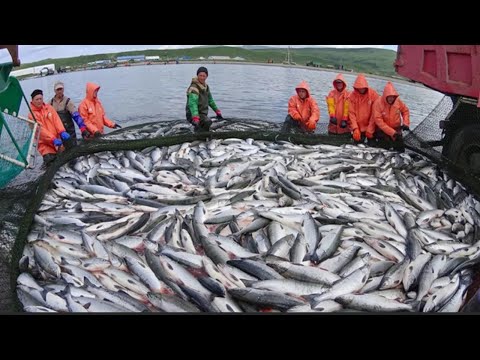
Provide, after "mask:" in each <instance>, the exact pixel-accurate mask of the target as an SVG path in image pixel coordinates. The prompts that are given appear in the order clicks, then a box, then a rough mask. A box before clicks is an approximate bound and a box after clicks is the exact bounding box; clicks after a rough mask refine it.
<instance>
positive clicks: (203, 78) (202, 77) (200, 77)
mask: <svg viewBox="0 0 480 360" xmlns="http://www.w3.org/2000/svg"><path fill="white" fill-rule="evenodd" d="M197 76H198V81H200V83H201V84H205V81H206V80H207V77H208V75H207V74H206V73H204V72H200V73H198V75H197Z"/></svg>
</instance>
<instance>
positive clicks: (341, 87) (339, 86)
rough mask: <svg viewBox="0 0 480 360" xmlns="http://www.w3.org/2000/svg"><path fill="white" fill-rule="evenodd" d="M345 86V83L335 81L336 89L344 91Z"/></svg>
mask: <svg viewBox="0 0 480 360" xmlns="http://www.w3.org/2000/svg"><path fill="white" fill-rule="evenodd" d="M344 86H345V85H344V84H343V81H340V80H337V81H335V89H337V90H338V91H342V90H343V88H344Z"/></svg>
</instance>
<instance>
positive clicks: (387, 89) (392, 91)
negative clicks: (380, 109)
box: [383, 81, 398, 100]
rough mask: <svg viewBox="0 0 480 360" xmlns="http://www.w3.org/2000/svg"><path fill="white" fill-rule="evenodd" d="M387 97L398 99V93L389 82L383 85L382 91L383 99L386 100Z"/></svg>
mask: <svg viewBox="0 0 480 360" xmlns="http://www.w3.org/2000/svg"><path fill="white" fill-rule="evenodd" d="M387 96H395V99H397V97H398V93H397V91H396V90H395V88H394V87H393V84H392V83H391V82H390V81H389V82H387V84H386V85H385V89H383V99H384V100H387Z"/></svg>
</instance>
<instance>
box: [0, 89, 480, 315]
mask: <svg viewBox="0 0 480 360" xmlns="http://www.w3.org/2000/svg"><path fill="white" fill-rule="evenodd" d="M448 101H449V99H444V100H443V101H442V102H441V103H440V104H439V105H438V106H437V108H436V109H434V110H433V111H432V113H431V114H430V115H429V117H427V119H426V121H424V122H422V123H421V124H420V125H419V127H418V130H415V132H414V133H412V134H410V135H407V136H406V137H405V142H406V145H407V147H408V148H409V149H411V150H415V151H418V152H420V153H422V154H424V155H426V156H428V157H430V158H431V159H432V160H433V161H435V162H437V163H438V164H439V165H440V166H443V165H444V163H445V161H444V159H443V157H442V155H441V149H440V150H432V148H431V147H427V148H426V147H425V144H424V142H425V141H432V140H436V139H437V137H436V135H437V134H439V132H438V131H437V129H435V126H434V122H435V121H436V120H435V119H442V116H444V115H443V114H444V113H447V114H448V112H449V111H450V110H449V103H448ZM443 119H445V117H443ZM427 120H428V121H427ZM319 125H320V124H319ZM326 126H327V124H322V125H321V126H320V127H319V128H318V129H317V132H316V133H315V134H309V135H305V134H289V133H282V132H281V131H280V129H281V127H282V124H281V123H280V124H279V123H270V122H261V121H258V120H253V119H228V120H223V121H218V122H214V124H213V126H212V130H213V131H212V132H210V133H193V132H192V130H191V126H190V125H189V124H187V123H186V122H185V121H184V120H179V121H170V122H157V123H150V124H142V125H137V126H132V127H128V128H123V129H121V130H117V131H115V132H112V133H111V134H109V135H106V136H105V137H103V138H101V139H97V140H94V141H91V142H88V143H82V144H81V145H79V146H77V147H75V148H73V149H71V150H70V151H68V152H66V153H63V154H61V155H60V156H59V157H58V159H57V160H56V161H55V162H54V163H53V164H52V165H51V166H49V167H48V168H47V170H46V171H45V172H44V173H43V174H42V176H40V177H38V178H36V179H35V180H34V181H32V182H27V183H24V184H21V185H19V186H17V187H16V188H15V192H20V193H21V195H20V196H12V191H4V192H1V191H0V203H2V205H1V206H2V207H3V209H2V210H4V209H5V208H10V209H11V211H10V212H9V213H8V214H5V213H4V212H3V211H2V214H1V215H0V216H3V219H0V220H1V222H0V223H1V225H0V234H2V235H3V245H2V246H3V247H4V249H5V250H6V251H5V252H3V253H4V255H3V258H2V259H0V264H2V265H1V266H2V270H4V271H5V272H4V273H3V275H2V276H3V278H0V285H2V284H3V285H2V286H3V287H4V288H6V285H5V283H6V281H7V280H8V283H9V291H6V292H4V293H5V294H8V295H7V296H8V298H5V299H4V300H3V304H2V299H1V298H0V306H2V310H6V311H8V310H10V311H21V309H22V305H21V304H20V303H19V301H18V299H17V298H16V296H15V289H16V285H17V282H16V281H17V278H18V275H19V273H20V269H19V265H18V264H19V260H20V258H21V256H22V252H23V249H24V247H25V245H26V243H27V235H28V234H29V232H30V229H31V226H32V223H33V218H34V216H35V214H36V212H37V210H38V209H39V207H40V205H41V202H42V200H43V198H44V196H45V194H46V193H47V191H48V190H49V188H50V187H51V183H52V179H53V178H54V176H55V174H56V172H57V171H58V169H59V168H60V167H62V166H63V165H65V164H67V163H69V162H71V161H72V160H74V159H76V158H78V157H81V156H86V155H89V154H94V153H99V152H103V151H112V152H113V151H125V150H133V151H141V150H143V149H146V148H149V147H159V148H162V147H166V146H172V145H175V144H183V143H187V142H194V141H196V140H208V139H229V138H237V139H255V140H265V141H272V142H281V141H288V142H291V143H293V144H302V145H316V144H325V145H334V146H342V145H344V144H345V142H346V140H345V138H344V137H340V136H328V135H326V129H327V128H326ZM437 127H438V122H437ZM434 131H436V133H435V134H434ZM348 141H350V140H348ZM477 185H478V184H477ZM472 186H473V189H475V184H474V183H472ZM473 193H474V194H476V195H477V196H478V194H479V192H475V191H473ZM0 236H1V235H0ZM0 239H1V238H0ZM12 239H13V240H14V241H12ZM5 254H6V255H5Z"/></svg>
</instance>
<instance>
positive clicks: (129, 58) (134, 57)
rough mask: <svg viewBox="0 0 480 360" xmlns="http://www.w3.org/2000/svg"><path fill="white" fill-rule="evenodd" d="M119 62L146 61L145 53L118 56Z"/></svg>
mask: <svg viewBox="0 0 480 360" xmlns="http://www.w3.org/2000/svg"><path fill="white" fill-rule="evenodd" d="M117 61H118V62H128V61H145V55H128V56H119V57H117Z"/></svg>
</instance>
